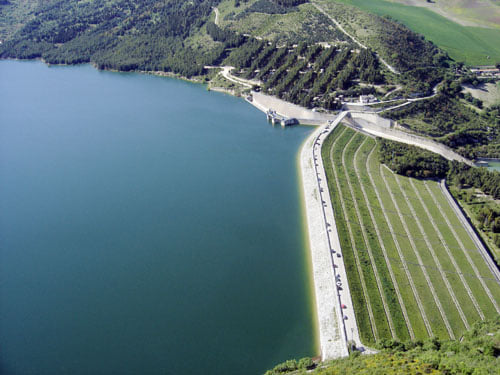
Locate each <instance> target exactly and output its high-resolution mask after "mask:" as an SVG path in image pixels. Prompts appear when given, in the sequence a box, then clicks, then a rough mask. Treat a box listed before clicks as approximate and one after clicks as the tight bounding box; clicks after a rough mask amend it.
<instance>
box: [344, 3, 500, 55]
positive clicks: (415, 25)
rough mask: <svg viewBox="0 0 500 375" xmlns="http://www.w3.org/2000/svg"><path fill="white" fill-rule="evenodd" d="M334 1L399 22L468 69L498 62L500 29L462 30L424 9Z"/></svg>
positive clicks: (470, 28)
mask: <svg viewBox="0 0 500 375" xmlns="http://www.w3.org/2000/svg"><path fill="white" fill-rule="evenodd" d="M337 1H338V2H341V3H344V4H348V5H353V6H356V7H358V8H360V9H363V10H365V11H368V12H371V13H374V14H377V15H380V16H390V17H392V18H394V19H395V20H398V21H399V22H402V23H403V24H405V25H406V26H408V27H409V28H410V29H411V30H413V31H415V32H417V33H419V34H422V35H423V36H425V37H426V38H427V39H428V40H430V41H432V42H433V43H435V44H436V45H437V46H438V47H439V48H441V49H443V50H445V51H446V52H448V54H449V55H450V57H451V58H453V59H454V60H456V61H463V62H465V63H466V64H469V65H489V64H495V63H498V62H500V30H499V29H491V28H482V27H470V26H462V25H459V24H458V23H456V22H453V21H451V20H449V19H447V18H445V17H443V16H441V15H439V14H437V13H435V12H433V11H431V10H429V9H427V8H421V7H413V6H408V5H403V4H397V3H394V2H388V1H384V0H337ZM488 56H489V58H488Z"/></svg>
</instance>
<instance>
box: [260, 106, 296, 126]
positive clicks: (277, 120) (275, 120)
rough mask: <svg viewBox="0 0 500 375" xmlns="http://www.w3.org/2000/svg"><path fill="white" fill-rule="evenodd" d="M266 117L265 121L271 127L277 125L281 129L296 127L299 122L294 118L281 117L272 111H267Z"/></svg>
mask: <svg viewBox="0 0 500 375" xmlns="http://www.w3.org/2000/svg"><path fill="white" fill-rule="evenodd" d="M266 116H267V121H269V122H271V123H272V124H273V125H276V124H279V125H281V126H282V127H285V126H290V125H296V124H298V123H299V121H298V120H297V119H296V118H293V117H290V118H289V117H285V116H281V115H279V114H278V113H277V112H276V111H274V110H272V109H268V110H267V112H266Z"/></svg>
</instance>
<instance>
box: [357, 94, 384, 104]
mask: <svg viewBox="0 0 500 375" xmlns="http://www.w3.org/2000/svg"><path fill="white" fill-rule="evenodd" d="M378 101H379V100H378V99H377V98H376V97H375V96H373V95H371V94H370V95H360V96H359V102H360V103H361V104H370V103H377V102H378Z"/></svg>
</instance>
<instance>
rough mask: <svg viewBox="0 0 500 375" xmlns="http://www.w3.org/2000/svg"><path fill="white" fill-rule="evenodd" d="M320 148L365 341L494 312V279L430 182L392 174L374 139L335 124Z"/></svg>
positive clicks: (445, 328) (448, 327)
mask: <svg viewBox="0 0 500 375" xmlns="http://www.w3.org/2000/svg"><path fill="white" fill-rule="evenodd" d="M322 157H323V161H324V165H325V169H326V174H327V178H328V186H329V190H330V195H331V199H332V205H333V208H334V212H335V220H336V225H337V228H338V232H339V236H340V242H341V247H342V253H343V256H344V262H345V265H346V271H347V275H348V278H349V286H350V289H351V296H352V300H353V304H354V309H355V312H356V319H357V321H358V326H359V329H360V337H361V340H362V341H363V342H364V343H365V344H371V343H374V342H375V341H377V340H380V339H389V338H397V339H399V340H403V341H404V340H407V339H425V338H426V337H429V336H437V337H439V338H455V339H459V338H460V337H461V335H462V334H463V333H464V332H465V331H466V330H467V329H469V328H470V327H471V326H472V324H473V323H474V322H476V321H478V320H483V319H486V318H492V317H494V316H496V315H497V314H498V313H500V306H499V305H500V284H499V283H498V282H497V281H496V280H495V279H494V276H493V274H492V273H491V271H490V269H489V268H488V266H487V264H486V263H485V261H484V259H483V258H482V256H481V254H480V253H479V251H478V249H477V248H476V247H475V245H474V243H473V241H472V240H471V238H470V237H469V236H468V234H467V233H466V231H465V230H464V228H463V227H462V224H461V223H460V221H459V219H458V218H457V217H456V215H455V214H454V212H453V209H452V207H451V206H450V205H449V203H448V201H447V200H446V197H445V196H444V195H443V193H442V191H441V190H440V187H439V185H438V183H437V182H435V181H424V180H416V179H411V178H407V177H403V176H400V175H396V174H394V173H393V172H392V171H391V170H390V169H389V168H387V167H386V166H385V165H382V164H380V163H379V161H378V156H377V143H376V140H375V139H373V138H370V137H368V136H365V135H363V134H361V133H358V132H356V131H354V130H353V129H351V128H348V127H345V126H343V125H339V126H338V127H337V128H336V129H335V130H334V131H333V132H332V133H331V135H330V136H329V138H328V139H327V140H326V141H325V143H324V144H323V148H322Z"/></svg>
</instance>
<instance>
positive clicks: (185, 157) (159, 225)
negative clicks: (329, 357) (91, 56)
mask: <svg viewBox="0 0 500 375" xmlns="http://www.w3.org/2000/svg"><path fill="white" fill-rule="evenodd" d="M0 87H1V91H0V92H1V101H0V347H1V348H2V349H1V351H0V372H1V373H2V374H37V375H43V374H51V375H54V374H259V373H262V372H264V371H265V370H266V369H269V368H270V367H272V366H274V365H275V364H277V363H279V362H282V361H284V360H286V359H289V358H301V357H304V356H314V355H316V354H317V345H316V335H315V327H314V319H313V317H314V311H313V307H312V306H313V300H312V298H313V297H312V295H311V292H310V291H311V281H310V275H309V270H308V267H309V266H308V262H309V260H308V259H309V254H308V253H307V249H306V245H305V243H306V240H305V234H304V223H303V215H302V208H301V197H300V188H299V180H298V171H297V162H296V157H297V152H298V150H299V148H300V145H301V144H302V142H303V141H304V139H305V138H306V137H307V136H308V134H310V132H311V131H312V130H313V129H312V128H310V127H302V126H298V127H293V128H287V129H281V128H279V127H278V128H273V127H272V126H271V125H269V124H268V123H267V122H266V119H265V115H264V114H263V113H261V112H259V111H258V110H256V109H255V108H253V107H252V106H250V105H249V104H248V103H246V102H245V101H244V100H243V99H240V98H235V97H231V96H228V95H225V94H221V93H214V92H208V91H207V90H206V88H205V87H204V86H202V85H197V84H193V83H189V82H184V81H181V80H175V79H171V78H161V77H155V76H150V75H142V74H122V73H111V72H99V71H97V70H95V69H94V68H92V67H91V66H88V65H83V66H73V67H50V68H49V67H47V66H45V65H44V64H42V63H40V62H36V61H29V62H21V61H0Z"/></svg>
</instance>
